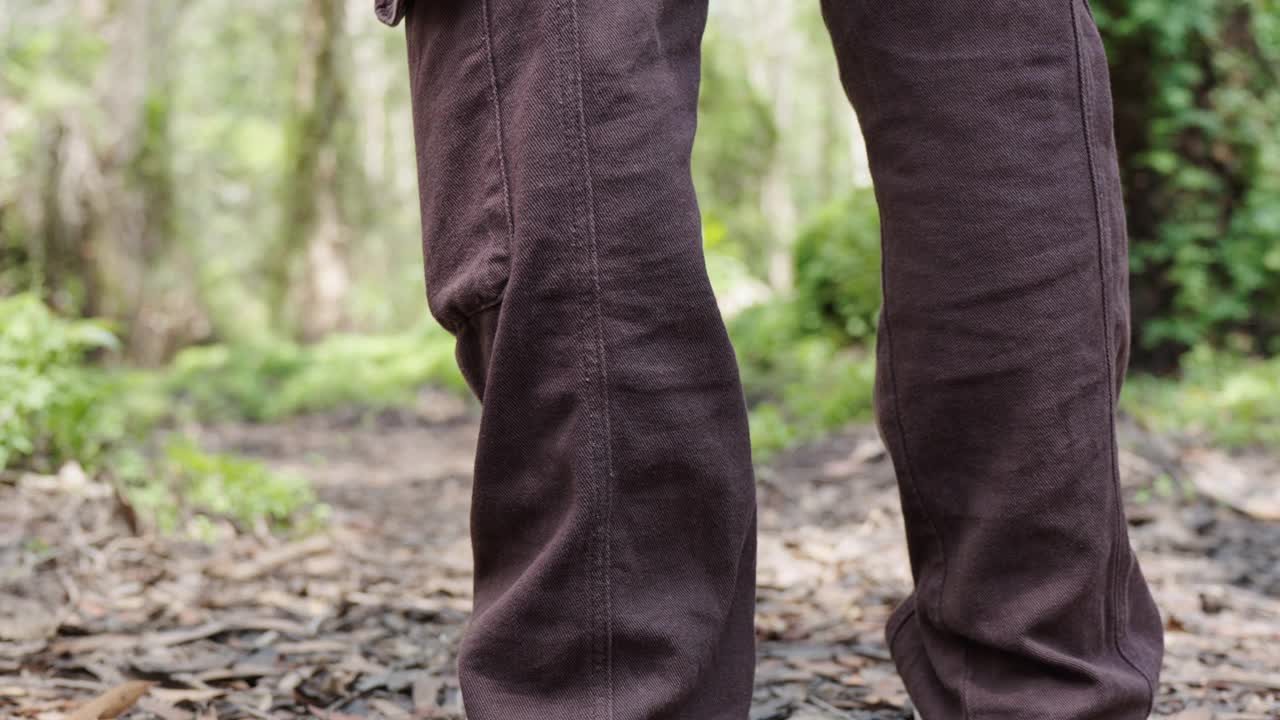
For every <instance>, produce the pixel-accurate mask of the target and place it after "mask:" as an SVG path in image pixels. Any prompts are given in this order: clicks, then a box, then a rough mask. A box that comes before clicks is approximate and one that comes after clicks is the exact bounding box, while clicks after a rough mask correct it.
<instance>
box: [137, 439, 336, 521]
mask: <svg viewBox="0 0 1280 720" xmlns="http://www.w3.org/2000/svg"><path fill="white" fill-rule="evenodd" d="M156 469H158V470H159V472H158V473H156V472H155V470H156ZM157 478H160V479H159V480H157ZM124 491H125V494H126V495H127V496H128V497H129V499H130V501H131V502H132V503H133V505H134V507H135V508H137V509H139V510H141V511H143V512H144V513H145V514H146V515H147V516H148V517H150V518H152V519H153V521H154V522H156V524H157V526H158V527H160V528H161V529H162V530H164V531H166V532H174V531H177V530H185V531H188V532H192V533H195V534H197V535H205V536H208V535H209V534H210V533H211V531H212V530H213V528H214V527H215V525H214V523H213V522H212V521H216V520H230V521H233V522H235V523H237V524H239V525H241V526H248V527H254V526H262V527H263V529H267V530H274V531H285V530H305V529H307V528H308V527H310V526H311V525H313V524H314V523H315V522H316V521H318V520H320V519H323V517H324V515H325V513H326V512H327V509H326V508H325V507H324V506H322V505H320V504H319V503H318V502H317V500H316V497H315V492H314V491H313V489H312V487H311V484H310V483H308V482H307V480H306V479H305V478H303V477H301V476H298V475H294V474H289V473H279V472H274V471H272V470H271V469H270V468H268V467H267V466H266V465H264V464H262V463H260V462H257V461H254V460H249V459H245V458H241V457H236V456H234V455H223V454H214V453H208V452H205V451H203V450H201V449H200V448H198V447H196V446H195V445H193V444H192V443H191V442H190V441H187V440H178V441H175V442H173V443H171V444H170V445H169V446H168V447H167V448H166V449H165V452H164V456H163V458H162V459H161V460H160V462H159V463H158V464H157V466H156V468H153V469H152V474H151V475H149V476H148V475H142V474H140V473H135V474H132V475H131V477H128V478H127V479H126V481H125V489H124Z"/></svg>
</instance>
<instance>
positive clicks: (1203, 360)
mask: <svg viewBox="0 0 1280 720" xmlns="http://www.w3.org/2000/svg"><path fill="white" fill-rule="evenodd" d="M1121 402H1122V407H1124V409H1125V410H1126V411H1127V412H1129V413H1131V414H1132V415H1133V416H1134V417H1136V418H1137V419H1138V420H1139V421H1141V422H1142V423H1143V424H1144V425H1147V426H1148V427H1150V428H1152V429H1153V430H1157V431H1160V432H1170V431H1178V432H1186V433H1191V434H1194V435H1202V436H1205V437H1207V438H1208V439H1210V440H1213V441H1215V442H1217V443H1219V444H1222V445H1224V446H1226V447H1232V448H1238V447H1245V446H1253V445H1268V446H1271V447H1280V358H1271V359H1268V360H1262V359H1258V358H1246V357H1241V356H1239V355H1234V354H1230V353H1226V352H1220V351H1216V350H1213V349H1212V348H1210V347H1208V346H1207V345H1200V346H1197V347H1196V348H1195V349H1193V350H1192V351H1190V352H1188V353H1187V354H1186V355H1184V356H1183V358H1182V373H1181V377H1180V378H1179V379H1177V380H1173V379H1168V378H1159V377H1153V376H1147V375H1139V376H1135V377H1132V378H1130V379H1129V381H1128V383H1127V384H1126V385H1125V391H1124V394H1123V396H1122V397H1121Z"/></svg>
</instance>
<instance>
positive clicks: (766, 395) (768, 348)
mask: <svg viewBox="0 0 1280 720" xmlns="http://www.w3.org/2000/svg"><path fill="white" fill-rule="evenodd" d="M729 333H730V336H731V337H732V339H733V343H734V349H735V350H736V351H737V354H738V365H739V367H740V368H741V373H742V383H743V387H744V390H745V392H746V396H747V404H748V407H749V410H750V422H751V447H752V450H753V451H754V453H755V457H756V460H757V461H765V460H768V459H769V458H770V457H771V456H772V455H773V454H774V453H776V452H778V451H780V450H784V449H786V448H789V447H793V446H795V445H799V444H801V443H804V442H808V441H811V440H815V439H817V438H819V437H821V436H823V435H825V434H827V433H829V432H831V431H833V430H837V429H839V428H841V427H843V426H845V425H848V424H849V423H851V422H855V421H866V420H869V419H870V418H871V414H872V410H873V408H872V387H873V385H874V381H875V361H874V352H873V351H872V350H870V349H869V348H864V347H848V346H845V345H843V344H842V343H841V342H840V340H839V339H838V338H837V337H835V336H832V335H829V334H822V333H818V334H810V333H805V332H804V331H802V330H801V329H800V325H798V324H797V323H796V321H795V309H794V307H793V306H792V305H791V304H790V303H787V302H772V303H764V304H760V305H755V306H753V307H751V308H748V309H747V310H745V311H743V312H742V313H740V314H738V315H737V316H735V317H734V318H733V319H732V320H731V321H730V322H729Z"/></svg>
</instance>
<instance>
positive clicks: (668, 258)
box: [380, 0, 1161, 720]
mask: <svg viewBox="0 0 1280 720" xmlns="http://www.w3.org/2000/svg"><path fill="white" fill-rule="evenodd" d="M380 2H381V4H382V7H381V8H380V11H381V13H382V14H383V16H384V18H385V19H389V20H391V21H395V20H398V19H399V15H400V14H401V12H407V15H406V17H407V26H408V39H409V66H410V71H411V78H412V88H413V103H414V115H415V128H416V140H417V151H418V163H419V168H420V171H421V198H422V217H423V231H424V237H425V248H426V266H427V285H428V291H429V292H428V295H429V298H430V304H431V309H432V311H433V313H434V314H435V316H436V317H437V318H438V319H439V320H440V322H441V323H443V324H444V325H445V326H446V327H447V328H449V329H450V330H451V331H452V332H454V333H455V334H456V335H457V338H458V358H459V362H460V364H461V366H462V368H463V371H464V373H465V375H466V377H467V379H468V380H469V381H470V383H471V385H472V387H473V388H474V389H475V391H476V394H477V395H479V396H480V397H481V399H482V401H483V408H484V410H483V419H482V422H481V430H480V439H479V453H478V457H477V458H476V471H475V490H474V505H473V509H472V540H473V543H474V549H475V571H476V586H475V591H476V593H475V614H474V618H473V620H472V622H471V625H470V628H469V631H468V632H467V635H466V639H465V641H464V643H463V648H462V655H461V660H460V664H461V668H460V674H461V682H462V689H463V696H464V699H465V704H466V709H467V712H468V714H469V716H470V717H471V718H472V719H473V720H562V719H564V720H569V719H578V718H584V719H595V720H657V719H660V718H663V719H665V718H679V719H689V720H719V719H732V720H743V719H744V718H746V717H747V713H748V705H749V703H750V697H751V683H752V669H753V665H754V659H755V657H754V648H753V644H754V643H753V631H752V615H753V611H752V606H753V601H754V570H755V495H754V487H753V480H752V469H751V458H750V448H749V443H748V436H747V419H746V411H745V408H744V406H743V396H742V390H741V387H740V384H739V380H738V371H737V368H736V365H735V360H734V355H733V350H732V348H731V347H730V345H729V340H728V337H727V336H726V334H725V329H724V326H723V323H722V321H721V318H720V315H719V313H718V311H717V308H716V302H715V298H714V297H713V296H712V292H711V287H710V285H709V284H708V281H707V276H706V271H705V268H704V262H703V256H702V248H701V241H700V227H699V217H698V208H697V204H696V201H695V198H694V190H693V186H692V184H691V180H690V173H689V157H690V145H691V143H692V140H693V133H694V124H695V116H696V108H697V94H698V77H699V42H700V39H701V35H702V30H703V25H704V22H705V19H706V0H380ZM823 10H824V14H825V17H826V21H827V25H828V27H829V29H830V32H831V36H832V39H833V41H834V44H835V49H836V54H837V57H838V60H839V65H840V71H841V77H842V80H843V83H844V86H845V88H846V90H847V91H848V95H849V97H850V98H851V99H852V102H853V105H854V107H855V109H856V110H857V112H858V116H859V118H860V121H861V125H862V128H863V132H864V134H865V136H866V143H867V147H868V151H869V156H870V161H871V169H872V174H873V177H874V180H875V187H876V193H877V197H878V198H879V203H880V212H881V217H882V222H883V234H884V267H883V273H884V292H885V305H884V310H883V314H882V316H881V327H880V335H879V342H878V353H879V358H878V359H879V375H878V382H877V391H878V400H877V410H878V416H879V420H880V427H881V432H882V433H883V435H884V439H885V442H886V444H887V446H888V448H889V451H890V453H891V455H892V458H893V463H894V467H895V468H896V470H897V473H898V477H899V479H900V487H901V495H902V506H903V514H904V516H905V519H906V527H907V541H908V545H909V549H910V556H911V566H912V570H913V571H914V576H915V586H916V587H915V592H914V593H913V594H912V596H911V597H910V598H908V599H907V601H906V602H905V603H904V604H903V605H902V607H901V608H900V609H899V610H898V611H897V612H896V613H895V614H894V616H893V618H892V620H891V622H890V624H889V628H888V641H889V645H890V647H891V650H892V653H893V657H894V660H895V661H896V663H897V666H898V668H899V671H900V672H901V674H902V677H903V679H904V681H905V682H906V685H907V688H908V690H909V691H910V693H911V696H912V698H913V699H914V701H915V703H916V705H917V707H918V708H919V710H920V712H921V714H922V715H923V716H924V717H925V718H927V719H928V720H946V719H951V718H955V719H957V720H960V719H965V720H967V719H968V718H1010V719H1013V718H1017V719H1020V720H1021V719H1025V718H1063V719H1077V718H1079V719H1083V718H1097V719H1099V720H1102V719H1106V720H1118V719H1130V718H1132V719H1134V720H1136V719H1138V718H1144V717H1146V715H1147V714H1148V712H1149V709H1150V704H1151V700H1152V695H1153V692H1154V688H1155V685H1156V675H1157V672H1158V668H1159V665H1160V657H1161V623H1160V620H1159V617H1158V615H1157V612H1156V609H1155V607H1154V605H1153V603H1152V600H1151V596H1150V594H1149V592H1148V590H1147V587H1146V584H1145V582H1144V580H1143V578H1142V574H1141V572H1140V571H1139V569H1138V565H1137V562H1136V561H1135V559H1134V556H1133V553H1132V551H1131V549H1130V547H1129V544H1128V539H1127V535H1126V526H1125V520H1124V516H1123V510H1122V507H1121V501H1120V495H1119V489H1118V485H1117V464H1116V442H1115V432H1114V414H1115V399H1116V394H1117V393H1118V392H1119V389H1120V383H1121V378H1122V376H1123V374H1124V369H1125V363H1126V359H1127V354H1128V337H1129V332H1128V330H1129V329H1128V299H1127V284H1126V247H1125V245H1126V240H1125V227H1124V215H1123V209H1122V207H1121V198H1120V186H1119V180H1118V174H1117V166H1116V154H1115V147H1114V140H1113V137H1112V129H1111V105H1110V97H1109V89H1108V80H1107V67H1106V58H1105V56H1104V54H1103V50H1102V45H1101V43H1100V41H1099V37H1098V34H1097V31H1096V29H1095V26H1094V23H1093V20H1092V17H1091V15H1090V12H1089V9H1088V7H1087V6H1086V4H1085V0H947V1H946V2H943V1H942V0H895V1H894V2H889V1H887V0H883V1H881V2H869V1H868V0H824V2H823ZM832 102H835V99H833V100H832Z"/></svg>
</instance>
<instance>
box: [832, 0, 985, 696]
mask: <svg viewBox="0 0 1280 720" xmlns="http://www.w3.org/2000/svg"><path fill="white" fill-rule="evenodd" d="M863 7H864V9H865V8H866V7H867V6H866V4H865V3H864V4H863ZM850 30H851V32H853V33H855V34H859V33H858V31H857V30H856V29H854V28H851V29H850ZM858 68H859V70H860V71H861V72H862V76H863V79H864V80H865V81H866V84H867V87H868V88H869V89H870V93H869V96H868V101H869V102H870V103H872V104H874V103H876V102H878V100H879V95H880V91H879V87H878V86H877V85H876V81H875V74H874V73H871V72H868V71H867V65H866V62H865V61H863V62H859V63H858ZM880 236H881V242H880V244H881V247H882V251H881V253H880V287H881V293H882V295H883V301H882V307H881V309H880V317H881V320H882V322H883V331H882V334H883V335H884V342H885V348H886V350H887V351H888V352H887V354H888V358H887V359H888V363H887V367H888V374H889V378H888V380H889V382H888V390H889V392H890V394H891V395H892V398H891V402H892V403H893V424H894V425H895V426H896V429H897V435H898V443H899V447H901V448H902V459H903V464H904V465H905V466H906V467H905V468H904V470H905V471H906V472H905V473H903V475H904V478H903V479H904V480H905V481H906V485H907V487H908V489H909V491H910V494H911V496H912V497H913V498H915V502H916V505H918V506H919V507H920V514H921V515H922V516H923V517H924V520H925V523H926V524H927V525H928V527H929V531H930V534H931V535H932V536H933V540H934V544H935V545H936V546H937V548H938V557H939V560H940V562H941V564H942V570H941V573H940V575H939V578H938V596H937V599H936V600H935V601H934V603H933V607H934V610H933V612H934V616H935V617H936V621H937V623H938V625H939V626H940V627H941V628H942V629H944V630H946V629H947V623H946V622H945V620H944V619H943V616H942V600H943V596H944V594H945V590H946V586H947V550H946V545H945V543H943V540H942V531H941V530H940V529H939V527H938V524H937V523H936V522H935V521H934V519H933V515H932V513H930V512H929V509H928V507H927V506H926V505H925V503H924V497H923V496H922V495H921V493H920V489H919V487H918V486H917V485H916V481H915V477H916V473H915V467H914V466H915V464H914V463H913V462H912V461H911V453H910V451H909V450H908V449H907V445H908V443H907V429H906V424H905V422H904V421H903V419H902V409H901V404H900V402H899V393H898V380H897V373H896V372H895V371H894V367H893V365H894V352H893V329H892V323H891V322H890V307H889V293H888V287H889V283H888V277H887V273H886V271H885V267H886V265H887V263H888V255H889V253H888V248H887V246H886V243H885V241H884V238H885V237H886V236H887V232H886V223H885V222H884V216H883V214H882V215H881V226H880ZM917 611H920V608H919V604H918V603H917V607H916V609H915V610H913V611H912V612H913V613H914V612H917ZM920 614H921V615H924V616H926V617H927V615H928V613H925V612H923V611H920ZM903 626H905V623H904V624H903ZM903 626H900V627H899V630H901V627H903ZM961 648H962V649H961V657H960V665H961V677H960V687H959V698H960V716H961V718H962V720H969V718H970V714H969V702H968V687H967V683H968V677H969V673H968V665H969V648H968V646H967V645H965V644H961Z"/></svg>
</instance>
